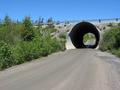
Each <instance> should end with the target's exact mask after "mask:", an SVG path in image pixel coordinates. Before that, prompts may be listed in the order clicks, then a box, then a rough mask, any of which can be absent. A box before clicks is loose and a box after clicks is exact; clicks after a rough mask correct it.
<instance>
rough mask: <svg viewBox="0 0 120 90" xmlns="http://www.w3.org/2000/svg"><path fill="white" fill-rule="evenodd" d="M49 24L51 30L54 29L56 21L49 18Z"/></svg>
mask: <svg viewBox="0 0 120 90" xmlns="http://www.w3.org/2000/svg"><path fill="white" fill-rule="evenodd" d="M47 24H48V27H49V28H54V21H53V19H52V18H48V20H47Z"/></svg>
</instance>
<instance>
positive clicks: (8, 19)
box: [3, 16, 12, 26]
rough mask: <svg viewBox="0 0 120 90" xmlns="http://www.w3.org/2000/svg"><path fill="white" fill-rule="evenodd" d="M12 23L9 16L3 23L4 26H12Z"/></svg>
mask: <svg viewBox="0 0 120 90" xmlns="http://www.w3.org/2000/svg"><path fill="white" fill-rule="evenodd" d="M11 23H12V21H11V19H10V17H9V16H5V18H4V21H3V25H5V26H10V25H11Z"/></svg>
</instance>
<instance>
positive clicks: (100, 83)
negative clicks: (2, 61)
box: [0, 49, 120, 90]
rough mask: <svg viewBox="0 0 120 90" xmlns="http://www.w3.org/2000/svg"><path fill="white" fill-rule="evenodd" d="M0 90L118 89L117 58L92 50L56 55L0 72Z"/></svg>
mask: <svg viewBox="0 0 120 90" xmlns="http://www.w3.org/2000/svg"><path fill="white" fill-rule="evenodd" d="M0 90H120V59H119V58H117V57H115V56H113V55H111V54H109V53H105V52H101V51H99V50H92V49H73V50H67V51H65V52H59V53H55V54H52V55H50V56H48V57H45V58H42V59H40V60H39V59H38V60H36V61H32V62H29V63H25V64H22V65H18V66H14V67H12V68H9V69H7V70H5V71H1V72H0Z"/></svg>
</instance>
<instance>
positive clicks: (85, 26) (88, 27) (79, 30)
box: [69, 22, 100, 49]
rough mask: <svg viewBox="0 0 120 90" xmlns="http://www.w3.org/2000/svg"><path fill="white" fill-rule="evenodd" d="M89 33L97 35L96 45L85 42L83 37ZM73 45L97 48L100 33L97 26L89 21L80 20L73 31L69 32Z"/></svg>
mask: <svg viewBox="0 0 120 90" xmlns="http://www.w3.org/2000/svg"><path fill="white" fill-rule="evenodd" d="M87 33H92V34H94V35H95V39H96V40H95V44H94V45H85V44H84V42H83V37H84V35H85V34H87ZM69 36H70V38H71V41H72V43H73V45H74V46H75V47H76V48H93V49H94V48H96V47H97V46H98V44H99V40H100V33H99V31H98V29H97V28H96V26H94V25H93V24H91V23H89V22H80V23H78V24H76V25H75V26H74V27H73V29H72V31H71V32H70V34H69Z"/></svg>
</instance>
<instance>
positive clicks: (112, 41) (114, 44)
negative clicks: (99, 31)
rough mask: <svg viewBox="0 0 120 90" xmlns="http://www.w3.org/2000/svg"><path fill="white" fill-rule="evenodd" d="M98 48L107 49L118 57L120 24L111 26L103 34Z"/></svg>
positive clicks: (119, 54)
mask: <svg viewBox="0 0 120 90" xmlns="http://www.w3.org/2000/svg"><path fill="white" fill-rule="evenodd" d="M100 50H102V51H109V52H111V53H113V54H115V55H117V56H119V57H120V26H119V25H118V26H116V27H111V29H110V30H108V31H106V32H105V33H104V35H103V40H102V41H101V43H100Z"/></svg>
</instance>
